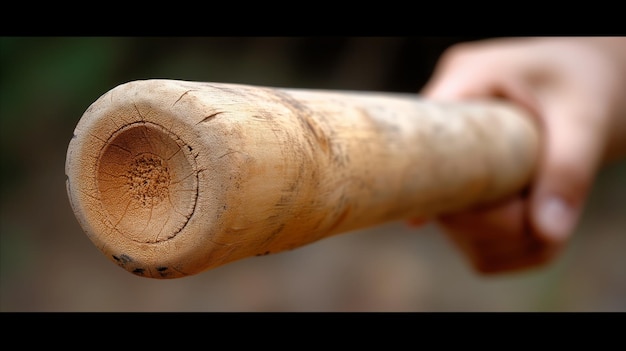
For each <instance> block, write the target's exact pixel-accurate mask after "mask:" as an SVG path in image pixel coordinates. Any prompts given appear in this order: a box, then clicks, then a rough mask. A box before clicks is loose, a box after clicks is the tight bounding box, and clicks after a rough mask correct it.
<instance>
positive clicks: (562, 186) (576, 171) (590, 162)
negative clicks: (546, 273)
mask: <svg viewBox="0 0 626 351" xmlns="http://www.w3.org/2000/svg"><path fill="white" fill-rule="evenodd" d="M573 105H575V104H570V105H561V106H559V107H558V108H553V109H552V111H550V109H547V110H544V112H545V113H546V116H547V117H548V118H544V119H543V123H544V125H543V127H544V132H545V135H544V138H545V139H544V140H545V144H544V150H543V153H542V157H543V158H542V159H541V160H540V165H539V169H538V173H537V178H536V180H535V184H534V187H533V191H532V193H531V195H530V196H531V198H530V206H531V209H530V220H531V223H532V225H533V228H534V231H535V233H536V234H537V235H538V237H539V238H540V239H543V240H544V241H547V242H549V243H553V244H561V243H564V242H565V241H566V240H567V239H568V238H569V237H570V235H571V234H572V232H573V231H574V228H575V227H576V225H577V222H578V221H579V217H580V215H581V212H582V208H583V206H584V203H585V200H586V199H587V196H588V193H589V191H590V189H591V187H592V184H593V181H594V178H595V175H596V173H597V170H598V167H599V164H600V161H601V156H602V153H603V147H604V144H603V142H602V140H603V135H604V133H603V132H604V128H603V125H601V122H600V121H602V118H595V117H600V116H593V115H592V114H590V113H589V112H585V111H582V110H575V109H574V108H572V107H573Z"/></svg>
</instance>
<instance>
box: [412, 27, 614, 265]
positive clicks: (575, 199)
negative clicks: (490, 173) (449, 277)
mask: <svg viewBox="0 0 626 351" xmlns="http://www.w3.org/2000/svg"><path fill="white" fill-rule="evenodd" d="M421 93H422V95H423V96H424V97H425V98H429V99H432V100H442V101H445V100H461V99H506V100H508V101H511V102H513V103H515V104H518V105H520V106H522V107H523V108H525V109H527V110H528V111H529V112H530V114H531V115H532V116H533V117H534V118H536V119H537V121H538V122H539V126H540V131H541V133H542V141H543V143H542V145H541V153H540V159H539V164H538V167H537V170H536V172H535V175H534V177H533V179H532V181H531V184H530V185H529V187H528V188H527V189H526V190H524V191H523V192H521V193H519V194H517V195H516V196H514V197H512V198H508V199H505V200H503V201H502V202H500V203H497V204H493V205H490V206H486V207H482V208H474V209H471V210H467V211H464V212H462V213H455V214H451V215H446V216H442V217H441V218H437V219H435V221H436V223H437V224H438V225H439V226H440V227H441V228H442V229H443V232H444V233H445V234H446V235H447V236H448V237H449V238H450V239H451V240H452V242H453V243H455V244H456V246H458V248H459V249H460V250H461V252H462V253H463V254H465V256H466V257H467V258H468V259H469V261H470V263H471V265H472V266H473V267H474V268H475V269H476V271H477V272H479V273H484V274H487V273H491V274H493V273H504V272H512V271H519V270H525V269H529V268H537V267H539V266H542V265H545V264H547V263H548V262H550V261H552V260H553V259H554V258H555V257H556V256H557V254H558V253H559V252H560V251H562V249H563V247H564V246H565V245H566V243H567V242H568V240H569V239H570V238H571V236H572V234H573V232H574V230H575V227H576V225H577V222H578V221H579V218H580V216H581V213H582V211H583V208H584V204H585V200H586V198H587V196H588V194H589V192H590V189H591V188H592V185H593V182H594V178H595V176H596V174H597V172H598V171H599V169H600V167H601V166H602V165H603V163H604V162H607V161H609V160H613V159H617V158H619V157H622V156H623V155H624V154H626V142H625V140H626V101H625V100H626V37H608V38H599V37H598V38H596V37H583V38H575V37H562V38H559V37H557V38H548V37H540V38H495V39H486V40H482V41H476V42H467V43H461V44H457V45H455V46H452V47H451V48H449V49H448V50H447V51H446V52H444V54H443V55H442V57H441V59H440V60H439V62H438V63H437V66H436V67H435V70H434V72H433V75H432V77H431V79H430V81H429V82H428V83H427V84H426V85H425V87H424V89H423V91H422V92H421ZM421 223H424V221H423V220H422V221H420V220H418V219H416V221H415V223H414V225H419V224H421Z"/></svg>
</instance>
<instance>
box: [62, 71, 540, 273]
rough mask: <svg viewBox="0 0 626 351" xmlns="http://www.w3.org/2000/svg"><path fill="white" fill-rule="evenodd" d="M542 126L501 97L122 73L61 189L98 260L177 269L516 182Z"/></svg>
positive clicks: (463, 204) (516, 187)
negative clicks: (138, 77)
mask: <svg viewBox="0 0 626 351" xmlns="http://www.w3.org/2000/svg"><path fill="white" fill-rule="evenodd" d="M539 140H540V138H539V132H538V129H537V127H536V125H535V124H534V123H533V119H532V118H530V117H529V116H527V115H526V114H525V113H524V111H522V110H520V109H517V108H515V107H514V106H511V105H507V104H505V103H497V102H469V101H468V102H459V103H441V102H439V103H435V102H432V101H426V100H424V99H422V98H420V97H419V96H418V95H409V94H393V93H391V94H389V93H380V92H351V91H326V90H305V89H285V88H269V87H259V86H249V85H237V84H224V83H203V82H188V81H175V80H144V81H133V82H129V83H126V84H122V85H120V86H117V87H115V88H114V89H112V90H110V91H109V92H107V93H106V94H104V95H103V96H102V97H100V98H99V99H98V100H97V101H95V102H94V103H93V104H92V105H91V106H90V107H89V108H88V109H87V111H86V112H85V113H84V115H83V116H82V118H81V119H80V121H79V122H78V125H77V126H76V130H75V132H74V136H73V137H72V140H71V141H70V144H69V147H68V152H67V160H66V174H67V177H68V180H67V190H68V195H69V198H70V202H71V204H72V208H73V210H74V212H75V214H76V217H77V219H78V221H79V222H80V224H81V226H82V228H83V229H84V230H85V232H86V233H87V235H88V236H89V238H90V239H91V240H92V241H93V243H94V244H95V245H96V246H97V247H98V248H99V249H100V250H102V252H103V253H104V254H105V255H106V257H108V258H109V259H110V260H112V261H113V262H115V263H116V264H118V265H120V266H121V267H123V268H125V269H126V270H128V271H130V272H132V273H134V274H136V275H139V276H144V277H152V278H177V277H183V276H188V275H192V274H196V273H199V272H202V271H204V270H206V269H210V268H215V267H218V266H220V265H223V264H226V263H228V262H232V261H234V260H239V259H243V258H246V257H251V256H258V255H265V254H269V253H277V252H280V251H283V250H289V249H294V248H297V247H300V246H302V245H306V244H309V243H313V242H315V241H317V240H320V239H323V238H326V237H329V236H331V235H335V234H339V233H345V232H350V231H354V230H357V229H361V228H366V227H370V226H374V225H379V224H382V223H385V222H389V221H394V220H400V219H406V218H411V217H431V216H437V215H440V214H444V213H450V212H453V211H458V210H461V209H464V208H468V207H470V206H477V205H480V204H485V203H488V202H490V201H495V200H498V199H501V198H503V197H505V196H508V195H510V194H513V193H515V192H517V191H520V190H521V189H522V188H523V187H524V186H526V185H527V184H528V182H529V180H530V178H531V177H532V174H533V171H534V168H535V164H536V160H537V153H538V149H539Z"/></svg>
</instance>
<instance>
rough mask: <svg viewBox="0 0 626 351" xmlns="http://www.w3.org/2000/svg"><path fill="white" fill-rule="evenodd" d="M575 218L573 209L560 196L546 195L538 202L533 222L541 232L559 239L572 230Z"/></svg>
mask: <svg viewBox="0 0 626 351" xmlns="http://www.w3.org/2000/svg"><path fill="white" fill-rule="evenodd" d="M575 220H576V214H575V211H574V209H573V208H572V207H571V206H570V205H569V204H568V203H567V202H566V201H564V200H563V199H562V198H560V197H556V196H553V197H548V198H546V199H544V200H543V201H541V202H540V203H539V206H538V209H537V211H536V213H535V224H536V225H537V226H538V229H539V230H540V231H541V233H544V234H545V235H547V236H549V237H550V238H551V239H553V240H558V241H561V240H563V239H565V238H566V237H567V236H568V235H569V234H570V232H571V231H572V229H573V227H574V224H575Z"/></svg>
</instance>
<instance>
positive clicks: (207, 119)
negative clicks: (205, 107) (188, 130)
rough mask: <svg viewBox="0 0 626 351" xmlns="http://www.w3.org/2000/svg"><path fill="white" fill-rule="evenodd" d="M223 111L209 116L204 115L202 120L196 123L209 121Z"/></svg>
mask: <svg viewBox="0 0 626 351" xmlns="http://www.w3.org/2000/svg"><path fill="white" fill-rule="evenodd" d="M221 113H222V112H215V113H214V114H211V115H208V116H206V117H204V118H203V119H202V120H201V121H200V122H198V123H196V125H198V124H200V123H203V122H207V121H209V120H211V119H213V117H215V116H217V115H219V114H221Z"/></svg>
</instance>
